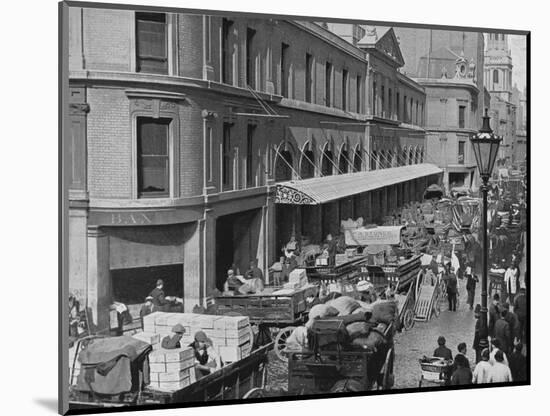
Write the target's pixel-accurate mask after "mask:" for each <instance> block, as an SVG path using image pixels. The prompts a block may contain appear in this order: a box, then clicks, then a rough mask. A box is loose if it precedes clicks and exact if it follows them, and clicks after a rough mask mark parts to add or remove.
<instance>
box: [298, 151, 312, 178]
mask: <svg viewBox="0 0 550 416" xmlns="http://www.w3.org/2000/svg"><path fill="white" fill-rule="evenodd" d="M314 163H315V155H314V154H313V151H312V150H306V151H305V152H303V153H302V162H301V164H300V178H302V179H308V178H313V177H314V176H315V164H314Z"/></svg>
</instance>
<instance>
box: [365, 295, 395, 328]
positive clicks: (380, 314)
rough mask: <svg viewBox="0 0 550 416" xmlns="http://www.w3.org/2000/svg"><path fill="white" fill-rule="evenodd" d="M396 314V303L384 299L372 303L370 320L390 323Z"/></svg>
mask: <svg viewBox="0 0 550 416" xmlns="http://www.w3.org/2000/svg"><path fill="white" fill-rule="evenodd" d="M396 316H397V303H395V302H394V301H385V302H379V303H376V304H374V306H373V307H372V317H371V319H370V320H371V322H382V323H384V324H390V323H392V322H393V321H394V319H395V317H396Z"/></svg>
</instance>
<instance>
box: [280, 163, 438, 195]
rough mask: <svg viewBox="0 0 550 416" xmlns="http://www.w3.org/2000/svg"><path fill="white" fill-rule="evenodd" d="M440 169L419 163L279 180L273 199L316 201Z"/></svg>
mask: <svg viewBox="0 0 550 416" xmlns="http://www.w3.org/2000/svg"><path fill="white" fill-rule="evenodd" d="M441 172H442V170H441V169H440V168H438V167H437V166H435V165H432V164H429V163H422V164H418V165H407V166H399V167H396V168H388V169H380V170H372V171H366V172H356V173H347V174H343V175H331V176H323V177H320V178H311V179H303V180H296V181H288V182H281V183H279V184H277V191H276V195H275V202H276V203H278V204H292V205H319V204H324V203H325V202H330V201H335V200H338V199H341V198H346V197H349V196H352V195H357V194H361V193H363V192H368V191H372V190H375V189H380V188H384V187H386V186H391V185H395V184H398V183H401V182H406V181H410V180H413V179H418V178H423V177H426V176H430V175H436V174H439V173H441Z"/></svg>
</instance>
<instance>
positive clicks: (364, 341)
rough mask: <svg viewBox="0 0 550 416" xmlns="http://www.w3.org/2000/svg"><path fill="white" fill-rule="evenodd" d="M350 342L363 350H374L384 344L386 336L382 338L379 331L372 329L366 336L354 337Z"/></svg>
mask: <svg viewBox="0 0 550 416" xmlns="http://www.w3.org/2000/svg"><path fill="white" fill-rule="evenodd" d="M351 344H352V345H354V346H357V347H360V348H362V349H365V350H369V351H374V352H376V351H378V350H379V349H381V348H382V347H383V346H384V345H385V344H386V338H384V336H383V335H382V334H381V333H380V332H378V331H377V330H375V329H373V330H371V331H370V332H369V334H368V335H367V336H366V337H365V336H361V337H358V338H355V339H354V340H353V341H352V342H351Z"/></svg>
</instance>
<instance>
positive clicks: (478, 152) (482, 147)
mask: <svg viewBox="0 0 550 416" xmlns="http://www.w3.org/2000/svg"><path fill="white" fill-rule="evenodd" d="M501 140H502V138H501V137H499V136H497V135H495V134H494V133H493V130H492V129H491V126H490V125H489V116H488V115H487V109H485V116H484V117H483V126H482V127H481V129H480V130H479V132H478V133H477V134H475V135H474V136H472V137H471V138H470V142H471V143H472V147H473V150H474V154H475V157H476V163H477V168H478V170H479V176H480V177H481V179H482V181H483V183H482V185H481V186H480V189H481V193H482V195H483V217H482V218H483V221H482V232H483V240H482V241H483V256H482V262H481V267H482V276H481V324H480V328H479V348H480V349H481V350H483V348H487V347H488V346H489V341H488V339H487V337H488V333H489V330H488V325H487V269H488V264H487V263H488V261H487V260H488V256H489V246H488V243H487V234H488V230H487V210H488V207H487V192H488V190H489V179H490V178H491V174H492V172H493V167H494V165H495V161H496V158H497V155H498V148H499V146H500V142H501Z"/></svg>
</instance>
